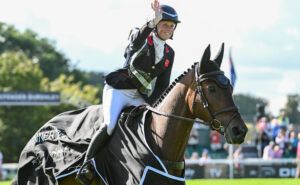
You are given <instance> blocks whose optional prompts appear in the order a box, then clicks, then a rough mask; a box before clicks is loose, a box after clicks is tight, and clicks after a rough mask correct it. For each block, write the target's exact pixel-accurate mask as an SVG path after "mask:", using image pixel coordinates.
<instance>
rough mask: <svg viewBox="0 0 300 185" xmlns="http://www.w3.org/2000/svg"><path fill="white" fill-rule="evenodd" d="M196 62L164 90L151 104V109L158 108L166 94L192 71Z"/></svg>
mask: <svg viewBox="0 0 300 185" xmlns="http://www.w3.org/2000/svg"><path fill="white" fill-rule="evenodd" d="M196 64H197V62H195V63H194V64H193V65H192V66H191V67H190V68H188V69H187V70H186V71H184V72H183V73H182V74H181V75H179V76H178V77H177V78H176V79H175V80H174V81H173V82H172V83H170V85H169V86H168V87H167V88H166V90H165V91H164V92H163V93H162V94H161V95H160V97H159V98H158V99H157V100H156V101H155V102H154V103H153V104H152V106H153V107H156V106H158V105H159V104H160V103H161V102H162V101H163V99H165V97H166V96H167V95H168V93H169V92H170V91H171V90H172V89H173V87H174V86H175V85H176V84H177V82H179V81H180V80H181V79H182V78H183V77H184V76H185V75H186V74H187V73H188V72H189V71H190V70H192V69H194V68H195V66H196Z"/></svg>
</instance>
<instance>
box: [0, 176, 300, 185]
mask: <svg viewBox="0 0 300 185" xmlns="http://www.w3.org/2000/svg"><path fill="white" fill-rule="evenodd" d="M0 185H1V184H0ZM187 185H300V179H279V178H278V179H233V180H230V179H218V180H214V179H203V180H189V181H187Z"/></svg>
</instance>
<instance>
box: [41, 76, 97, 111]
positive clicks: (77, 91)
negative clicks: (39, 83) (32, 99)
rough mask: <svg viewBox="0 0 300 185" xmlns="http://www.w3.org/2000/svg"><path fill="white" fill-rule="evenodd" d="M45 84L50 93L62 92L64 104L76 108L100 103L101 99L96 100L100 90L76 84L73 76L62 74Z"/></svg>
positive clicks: (79, 83)
mask: <svg viewBox="0 0 300 185" xmlns="http://www.w3.org/2000/svg"><path fill="white" fill-rule="evenodd" d="M43 83H44V86H45V87H47V88H48V90H49V91H54V92H61V95H62V100H63V103H66V104H71V105H73V106H75V107H84V106H89V105H92V104H98V103H99V99H98V98H95V97H97V94H98V91H99V89H97V88H96V87H94V86H92V85H84V86H82V84H81V82H77V83H74V77H73V76H66V75H64V74H62V75H60V76H59V78H57V79H56V80H54V81H52V82H48V81H44V82H43Z"/></svg>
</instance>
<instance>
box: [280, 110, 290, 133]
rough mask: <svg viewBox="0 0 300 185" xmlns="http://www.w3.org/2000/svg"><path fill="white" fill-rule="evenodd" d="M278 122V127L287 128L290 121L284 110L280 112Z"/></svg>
mask: <svg viewBox="0 0 300 185" xmlns="http://www.w3.org/2000/svg"><path fill="white" fill-rule="evenodd" d="M278 122H279V125H280V126H282V127H285V128H287V126H288V125H289V124H290V119H289V117H288V116H287V114H286V110H285V109H281V110H280V112H279V116H278Z"/></svg>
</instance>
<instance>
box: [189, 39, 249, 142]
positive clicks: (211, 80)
mask: <svg viewBox="0 0 300 185" xmlns="http://www.w3.org/2000/svg"><path fill="white" fill-rule="evenodd" d="M223 53H224V44H222V47H221V49H220V51H219V54H218V55H217V57H216V58H215V59H214V60H210V46H208V47H207V48H206V49H205V52H204V54H203V56H202V59H201V61H200V62H199V64H198V66H196V67H195V70H196V71H195V74H196V93H195V97H194V98H193V100H192V101H191V102H193V103H192V107H193V112H194V115H195V116H196V117H199V118H200V119H202V120H204V121H205V122H207V123H209V125H210V126H211V128H212V129H214V130H216V131H218V132H219V133H220V134H222V135H224V136H225V138H226V141H227V142H228V143H230V144H241V143H242V142H244V138H245V136H246V133H247V130H248V129H247V127H246V125H245V122H244V121H243V120H242V118H241V116H240V114H239V112H238V109H237V107H236V106H235V104H234V102H233V98H232V86H231V85H230V81H229V79H228V78H227V77H226V76H225V75H224V72H223V71H221V70H220V66H221V63H222V58H223Z"/></svg>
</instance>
